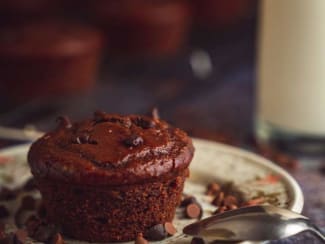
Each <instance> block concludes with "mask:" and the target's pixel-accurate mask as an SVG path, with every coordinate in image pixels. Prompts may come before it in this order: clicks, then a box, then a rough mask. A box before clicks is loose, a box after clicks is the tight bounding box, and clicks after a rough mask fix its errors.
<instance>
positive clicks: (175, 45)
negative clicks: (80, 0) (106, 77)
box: [85, 0, 191, 58]
mask: <svg viewBox="0 0 325 244" xmlns="http://www.w3.org/2000/svg"><path fill="white" fill-rule="evenodd" d="M86 2H87V4H85V5H86V8H85V12H87V13H88V15H89V16H90V19H91V20H92V21H93V22H94V23H95V24H97V25H98V26H99V27H100V28H101V29H102V30H103V33H105V35H106V36H107V38H108V48H109V51H110V54H111V55H114V54H115V55H116V56H117V57H120V56H121V55H122V56H123V57H149V58H152V57H154V58H159V57H160V58H161V57H166V56H173V55H175V54H177V53H178V52H179V51H180V50H181V48H182V47H184V45H185V44H186V41H187V39H188V33H189V29H190V25H191V13H190V4H189V1H188V0H166V1H160V0H158V1H157V0H119V1H115V0H113V1H111V0H97V1H91V0H86Z"/></svg>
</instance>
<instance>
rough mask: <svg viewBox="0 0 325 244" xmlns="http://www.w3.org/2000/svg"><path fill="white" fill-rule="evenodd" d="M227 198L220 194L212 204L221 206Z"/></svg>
mask: <svg viewBox="0 0 325 244" xmlns="http://www.w3.org/2000/svg"><path fill="white" fill-rule="evenodd" d="M224 198H225V193H223V192H220V193H219V194H218V195H217V196H216V197H215V198H214V199H213V200H212V204H213V205H214V206H217V207H219V206H221V205H222V204H223V200H224Z"/></svg>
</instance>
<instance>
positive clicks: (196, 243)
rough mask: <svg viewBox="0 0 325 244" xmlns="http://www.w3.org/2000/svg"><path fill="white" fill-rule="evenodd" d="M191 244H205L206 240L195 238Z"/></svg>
mask: <svg viewBox="0 0 325 244" xmlns="http://www.w3.org/2000/svg"><path fill="white" fill-rule="evenodd" d="M191 244H205V242H204V240H203V239H202V238H200V237H193V239H192V240H191Z"/></svg>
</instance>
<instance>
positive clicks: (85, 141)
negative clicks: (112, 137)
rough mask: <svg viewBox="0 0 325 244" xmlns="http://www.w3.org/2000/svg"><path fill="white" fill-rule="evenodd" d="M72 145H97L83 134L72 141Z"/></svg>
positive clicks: (87, 135)
mask: <svg viewBox="0 0 325 244" xmlns="http://www.w3.org/2000/svg"><path fill="white" fill-rule="evenodd" d="M72 142H73V143H75V144H94V145H96V144H98V143H97V141H96V140H93V139H91V138H90V135H89V134H83V135H80V136H77V137H76V138H74V139H73V140H72Z"/></svg>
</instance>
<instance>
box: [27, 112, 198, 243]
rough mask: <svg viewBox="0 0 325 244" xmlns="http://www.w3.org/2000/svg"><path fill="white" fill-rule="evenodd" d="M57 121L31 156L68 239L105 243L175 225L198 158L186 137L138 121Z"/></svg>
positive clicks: (54, 218)
mask: <svg viewBox="0 0 325 244" xmlns="http://www.w3.org/2000/svg"><path fill="white" fill-rule="evenodd" d="M60 121H61V122H60V125H59V126H58V128H57V129H56V130H54V131H53V132H49V133H47V134H45V135H44V136H43V137H42V138H40V139H39V140H38V141H36V142H35V143H34V144H33V145H32V146H31V149H30V151H29V154H28V162H29V164H30V167H31V171H32V174H33V175H34V177H35V180H36V183H37V185H38V188H39V190H40V191H41V194H42V197H43V201H44V206H45V208H46V212H47V215H46V216H47V219H48V220H49V221H50V222H53V223H55V224H57V225H59V226H60V227H61V228H62V230H63V233H64V234H66V235H67V236H69V237H72V238H75V239H78V240H85V241H93V242H108V241H129V240H134V239H135V237H136V235H137V234H138V233H146V230H148V229H149V228H150V227H152V226H154V225H156V224H160V223H165V222H171V221H172V220H173V217H174V214H175V209H176V207H177V206H178V204H179V202H180V199H181V194H182V190H183V184H184V181H185V178H186V177H187V176H188V175H189V169H188V166H189V164H190V161H191V159H192V157H193V152H194V148H193V145H192V141H191V139H190V138H189V137H188V136H187V134H186V133H185V132H183V131H182V130H180V129H177V128H174V127H172V126H170V125H168V124H167V123H166V122H164V121H162V120H159V119H157V118H150V117H146V116H139V115H129V116H120V115H109V114H106V113H103V112H96V113H95V115H94V118H92V119H88V120H85V121H81V122H77V123H73V124H71V123H70V122H69V120H68V119H66V118H61V120H60Z"/></svg>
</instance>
